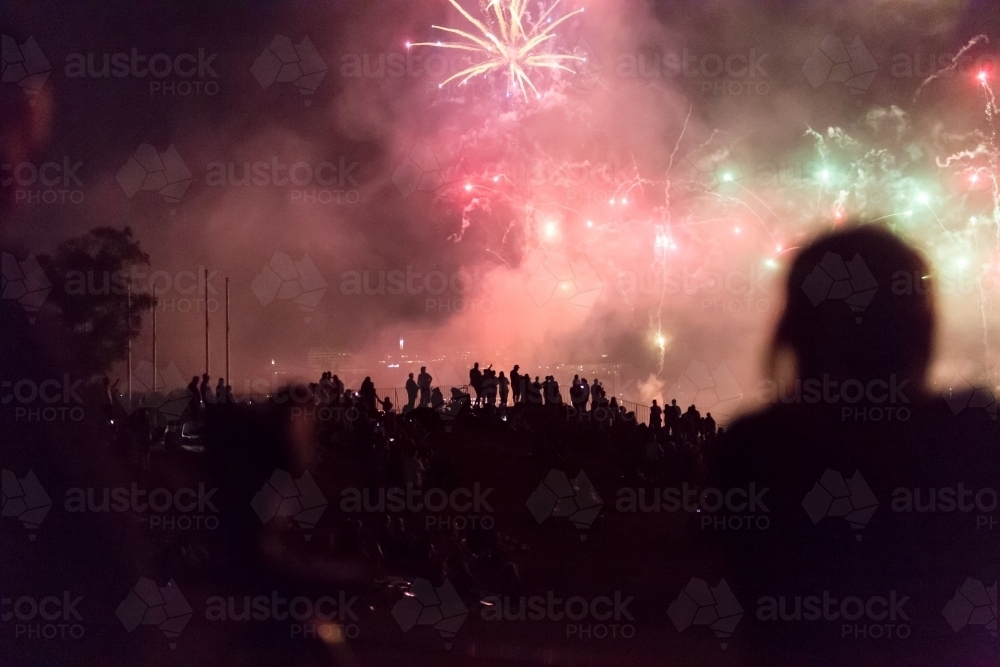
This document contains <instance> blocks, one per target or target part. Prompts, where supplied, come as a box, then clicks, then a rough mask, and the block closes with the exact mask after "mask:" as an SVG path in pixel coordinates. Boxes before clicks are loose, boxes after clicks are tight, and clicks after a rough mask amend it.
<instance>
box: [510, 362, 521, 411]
mask: <svg viewBox="0 0 1000 667" xmlns="http://www.w3.org/2000/svg"><path fill="white" fill-rule="evenodd" d="M519 370H521V367H520V366H518V365H517V364H514V368H512V369H511V371H510V384H511V387H512V388H513V390H514V403H519V402H520V401H521V396H522V395H523V393H524V377H523V376H522V375H521V374H520V373H519V372H518V371H519Z"/></svg>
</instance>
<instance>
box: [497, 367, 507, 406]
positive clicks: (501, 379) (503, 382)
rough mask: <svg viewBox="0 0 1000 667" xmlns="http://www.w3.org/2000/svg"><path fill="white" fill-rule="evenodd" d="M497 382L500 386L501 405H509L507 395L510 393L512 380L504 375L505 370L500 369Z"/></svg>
mask: <svg viewBox="0 0 1000 667" xmlns="http://www.w3.org/2000/svg"><path fill="white" fill-rule="evenodd" d="M497 383H498V384H499V388H500V407H507V397H508V396H509V394H510V380H508V379H507V378H506V377H504V374H503V371H500V377H498V378H497Z"/></svg>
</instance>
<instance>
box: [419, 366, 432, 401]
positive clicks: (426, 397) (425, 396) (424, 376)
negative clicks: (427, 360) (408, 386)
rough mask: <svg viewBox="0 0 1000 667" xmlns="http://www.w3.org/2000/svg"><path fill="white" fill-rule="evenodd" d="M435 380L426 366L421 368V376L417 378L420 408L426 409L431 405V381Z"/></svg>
mask: <svg viewBox="0 0 1000 667" xmlns="http://www.w3.org/2000/svg"><path fill="white" fill-rule="evenodd" d="M432 380H433V378H432V377H431V375H430V373H428V372H427V367H426V366H421V367H420V375H418V376H417V387H418V388H419V389H420V407H422V408H426V407H428V406H430V404H431V381H432Z"/></svg>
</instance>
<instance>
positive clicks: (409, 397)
mask: <svg viewBox="0 0 1000 667" xmlns="http://www.w3.org/2000/svg"><path fill="white" fill-rule="evenodd" d="M418 391H420V388H419V387H417V383H416V382H415V381H414V379H413V373H410V376H409V377H408V378H406V408H405V409H404V410H403V412H409V411H410V410H412V409H413V406H414V405H416V403H417V392H418Z"/></svg>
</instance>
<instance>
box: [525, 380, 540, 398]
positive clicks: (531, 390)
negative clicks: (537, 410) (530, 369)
mask: <svg viewBox="0 0 1000 667" xmlns="http://www.w3.org/2000/svg"><path fill="white" fill-rule="evenodd" d="M526 400H527V401H528V402H529V403H532V404H534V405H541V404H542V383H541V382H539V381H538V376H537V375H536V376H535V381H534V382H532V383H531V384H529V385H528V396H527V398H526Z"/></svg>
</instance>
